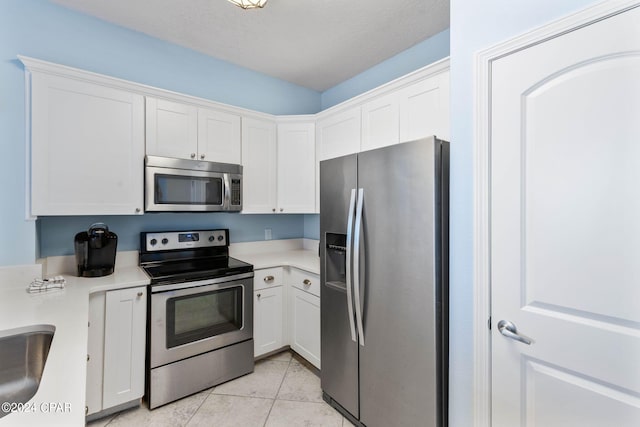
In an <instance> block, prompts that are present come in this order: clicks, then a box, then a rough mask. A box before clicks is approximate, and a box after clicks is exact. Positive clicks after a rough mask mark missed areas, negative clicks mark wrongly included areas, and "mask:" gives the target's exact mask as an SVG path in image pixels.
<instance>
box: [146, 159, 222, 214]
mask: <svg viewBox="0 0 640 427" xmlns="http://www.w3.org/2000/svg"><path fill="white" fill-rule="evenodd" d="M230 197H231V189H230V183H229V174H227V173H222V172H211V171H199V170H186V169H172V168H164V167H153V166H147V167H146V168H145V210H146V211H151V212H153V211H155V212H161V211H165V212H166V211H174V212H175V211H196V212H198V211H226V210H229V204H230Z"/></svg>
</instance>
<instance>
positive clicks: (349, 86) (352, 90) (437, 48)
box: [322, 30, 449, 110]
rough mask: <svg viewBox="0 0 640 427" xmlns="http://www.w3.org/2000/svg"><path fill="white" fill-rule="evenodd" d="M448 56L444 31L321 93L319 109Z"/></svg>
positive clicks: (447, 35) (447, 34) (447, 37)
mask: <svg viewBox="0 0 640 427" xmlns="http://www.w3.org/2000/svg"><path fill="white" fill-rule="evenodd" d="M448 55H449V30H445V31H442V32H440V33H438V34H436V35H435V36H433V37H430V38H428V39H426V40H424V41H422V42H420V43H418V44H416V45H415V46H413V47H411V48H409V49H407V50H405V51H403V52H400V53H399V54H397V55H395V56H393V57H391V58H389V59H387V60H386V61H384V62H381V63H380V64H378V65H375V66H373V67H371V68H369V69H368V70H366V71H364V72H362V73H360V74H358V75H357V76H355V77H352V78H350V79H349V80H346V81H344V82H342V83H340V84H338V85H336V86H334V87H332V88H331V89H327V90H326V91H324V92H323V93H322V109H323V110H324V109H327V108H329V107H332V106H334V105H336V104H339V103H341V102H343V101H346V100H347V99H350V98H353V97H354V96H356V95H359V94H361V93H364V92H366V91H368V90H371V89H373V88H375V87H378V86H380V85H381V84H384V83H387V82H390V81H391V80H394V79H397V78H398V77H401V76H404V75H405V74H407V73H410V72H411V71H415V70H417V69H418V68H422V67H424V66H425V65H429V64H431V63H432V62H435V61H437V60H439V59H442V58H445V57H447V56H448Z"/></svg>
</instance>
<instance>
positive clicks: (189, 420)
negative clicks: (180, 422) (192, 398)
mask: <svg viewBox="0 0 640 427" xmlns="http://www.w3.org/2000/svg"><path fill="white" fill-rule="evenodd" d="M211 389H212V390H211V391H210V392H209V393H207V397H205V398H204V399H202V402H200V405H198V408H197V409H196V410H195V411H193V414H191V416H190V417H189V419H188V420H187V422H186V423H184V425H185V427H186V426H188V425H189V423H190V422H191V420H192V419H193V417H194V416H195V415H196V414H197V413H198V411H199V410H200V408H202V405H204V402H206V401H207V399H208V398H210V397H211V392H212V391H213V389H215V386H214V387H211Z"/></svg>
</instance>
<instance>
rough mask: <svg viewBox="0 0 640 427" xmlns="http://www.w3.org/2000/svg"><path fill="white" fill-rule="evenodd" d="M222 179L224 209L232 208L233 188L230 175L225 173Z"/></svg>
mask: <svg viewBox="0 0 640 427" xmlns="http://www.w3.org/2000/svg"><path fill="white" fill-rule="evenodd" d="M222 179H223V181H224V204H223V208H224V209H227V210H228V209H230V208H231V186H230V185H229V174H228V173H225V174H223V175H222Z"/></svg>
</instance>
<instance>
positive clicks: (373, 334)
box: [320, 137, 449, 427]
mask: <svg viewBox="0 0 640 427" xmlns="http://www.w3.org/2000/svg"><path fill="white" fill-rule="evenodd" d="M448 177H449V143H448V142H446V141H441V140H438V139H436V138H435V137H430V138H425V139H421V140H417V141H411V142H406V143H402V144H397V145H394V146H390V147H385V148H380V149H376V150H371V151H366V152H362V153H358V154H353V155H349V156H344V157H340V158H336V159H330V160H326V161H322V162H320V248H321V250H320V267H321V268H320V269H321V294H320V298H321V360H322V370H321V384H322V390H323V397H324V399H325V401H327V402H328V403H329V404H331V405H332V406H333V407H335V408H336V409H338V410H339V411H340V412H342V413H343V415H345V416H346V417H347V418H349V420H350V421H351V422H353V423H354V424H356V425H366V426H369V427H377V426H381V427H382V426H383V427H388V426H425V427H432V426H434V427H435V426H442V427H444V426H447V410H448V409H447V408H448V399H447V395H448V283H449V280H448V271H449V260H448V252H449V248H448V240H449V231H448V230H449V226H448V221H449V220H448V218H449V178H448Z"/></svg>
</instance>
